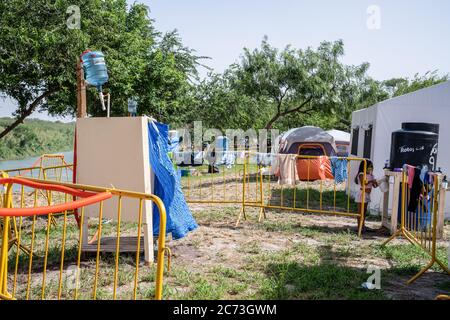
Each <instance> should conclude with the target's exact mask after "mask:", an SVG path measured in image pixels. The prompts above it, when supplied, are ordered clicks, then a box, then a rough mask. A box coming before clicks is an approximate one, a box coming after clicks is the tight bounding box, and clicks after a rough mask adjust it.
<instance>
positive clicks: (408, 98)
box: [349, 81, 450, 218]
mask: <svg viewBox="0 0 450 320" xmlns="http://www.w3.org/2000/svg"><path fill="white" fill-rule="evenodd" d="M403 122H428V123H436V124H439V125H440V133H439V147H438V148H439V150H438V157H437V158H438V159H437V167H441V168H442V171H443V173H444V174H447V175H448V176H450V81H447V82H444V83H441V84H438V85H435V86H432V87H428V88H425V89H421V90H418V91H415V92H412V93H409V94H406V95H403V96H399V97H396V98H393V99H389V100H386V101H383V102H380V103H378V104H376V105H373V106H371V107H369V108H367V109H363V110H359V111H355V112H353V114H352V138H351V140H352V141H351V155H353V156H358V157H365V158H369V159H371V160H372V161H373V164H374V174H375V177H376V178H380V177H382V176H383V175H384V172H383V167H384V165H385V163H386V161H389V156H390V147H391V134H392V132H393V131H395V130H399V129H401V124H402V123H403ZM357 169H358V168H357V164H356V163H352V165H351V168H350V179H349V181H350V184H351V185H350V189H351V190H353V191H354V190H356V186H355V185H354V182H353V179H352V177H354V176H355V175H356V172H357ZM371 198H372V202H371V204H370V209H371V211H379V210H380V209H381V207H382V193H381V192H380V191H379V190H378V189H375V190H374V191H373V193H372V196H371ZM445 215H446V218H450V192H447V196H446V207H445Z"/></svg>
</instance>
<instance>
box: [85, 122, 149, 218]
mask: <svg viewBox="0 0 450 320" xmlns="http://www.w3.org/2000/svg"><path fill="white" fill-rule="evenodd" d="M76 128H77V183H80V184H87V185H95V186H103V187H112V186H113V187H115V188H117V189H125V190H131V191H136V192H144V193H152V184H151V170H150V160H149V147H148V127H147V118H146V117H133V118H132V117H127V118H83V119H77V124H76ZM117 202H118V201H117V197H115V198H113V199H110V200H107V201H106V202H105V204H104V212H103V216H104V217H105V218H109V219H114V220H115V219H116V218H117ZM143 209H144V211H143V212H144V215H143V218H144V222H147V223H149V224H151V217H152V215H151V212H152V207H151V202H150V201H146V203H145V205H144V208H143ZM138 210H139V201H138V200H137V199H133V200H130V199H125V198H124V199H123V201H122V216H121V220H122V221H129V222H137V221H138ZM85 213H86V214H87V216H90V217H97V216H98V205H95V206H90V207H88V208H87V209H86V211H85Z"/></svg>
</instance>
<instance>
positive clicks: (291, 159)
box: [275, 154, 297, 185]
mask: <svg viewBox="0 0 450 320" xmlns="http://www.w3.org/2000/svg"><path fill="white" fill-rule="evenodd" d="M295 159H296V157H295V155H292V154H279V155H278V156H277V163H278V165H277V170H276V172H275V175H276V176H277V177H278V183H279V184H287V185H295V182H296V177H297V166H296V163H295Z"/></svg>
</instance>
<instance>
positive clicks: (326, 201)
mask: <svg viewBox="0 0 450 320" xmlns="http://www.w3.org/2000/svg"><path fill="white" fill-rule="evenodd" d="M275 156H276V157H289V158H291V159H290V161H288V163H290V166H293V168H289V167H286V166H284V167H280V168H279V169H278V177H275V178H276V180H278V178H279V176H280V175H282V173H280V169H281V170H285V171H288V170H291V174H290V177H289V178H290V182H289V183H288V184H287V186H286V185H284V184H281V183H278V182H277V181H276V180H275V181H274V174H272V173H276V172H275V171H277V170H274V169H273V168H271V166H268V167H266V172H269V173H270V174H268V175H266V177H264V175H263V172H262V167H261V166H258V167H257V171H256V172H251V170H249V169H248V168H249V166H245V167H244V175H245V176H248V175H250V176H253V177H256V178H255V179H254V181H255V182H256V184H259V186H258V188H259V189H260V190H261V191H260V193H261V194H263V195H264V196H263V197H262V198H261V201H260V202H259V203H258V202H256V203H249V202H247V201H246V199H247V198H246V197H245V195H244V196H243V199H244V200H243V202H244V203H243V207H244V212H245V207H257V208H260V214H259V220H260V221H261V219H262V218H263V217H265V210H266V209H274V210H286V211H296V212H303V213H312V214H330V215H336V216H346V217H355V218H356V219H357V221H358V235H359V236H361V233H362V227H363V224H364V219H365V210H364V207H365V206H366V205H367V203H365V198H366V197H365V192H366V184H367V181H366V179H367V178H366V175H367V173H366V172H367V160H366V159H363V158H352V157H327V156H307V155H275ZM331 160H333V161H345V162H346V166H347V168H346V169H347V175H349V174H350V162H356V163H357V164H358V166H359V164H360V163H361V162H362V163H363V164H364V171H363V184H362V185H361V186H360V189H361V203H360V204H359V205H358V204H357V203H355V202H354V200H353V199H352V198H351V192H350V184H349V183H348V179H351V177H348V178H347V179H346V181H342V182H341V183H336V181H335V180H334V179H330V177H331V178H332V176H330V174H327V175H325V174H322V172H319V174H317V172H315V170H316V171H317V169H318V168H319V167H317V166H316V164H315V163H314V162H317V161H320V162H328V165H330V166H331ZM323 165H324V164H323V163H321V164H320V166H321V168H319V169H318V170H322V171H323ZM319 175H320V176H321V177H319ZM275 176H277V174H275ZM248 180H249V179H244V180H243V185H244V186H243V194H245V191H246V187H245V183H246V181H248ZM240 216H241V214H240V215H239V218H240ZM239 218H238V222H239Z"/></svg>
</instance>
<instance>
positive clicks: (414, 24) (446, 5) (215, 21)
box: [0, 0, 450, 119]
mask: <svg viewBox="0 0 450 320" xmlns="http://www.w3.org/2000/svg"><path fill="white" fill-rule="evenodd" d="M133 2H134V1H129V3H130V4H131V3H133ZM137 2H141V3H145V4H146V5H148V6H149V8H150V17H151V18H152V19H153V20H154V21H155V27H156V29H157V30H159V31H163V32H164V31H170V30H173V29H177V30H178V32H179V34H180V36H181V38H182V40H183V43H184V44H185V45H186V46H188V47H190V48H192V49H195V50H196V51H197V54H198V55H201V56H208V57H210V58H211V59H209V60H207V61H205V62H206V64H207V65H208V66H209V67H211V68H213V69H214V71H216V72H222V71H224V70H225V69H226V68H227V67H228V66H229V65H230V64H232V63H234V62H235V61H237V60H238V59H239V56H240V54H241V53H242V49H243V48H244V47H246V48H249V49H253V48H257V47H259V45H260V44H261V40H262V39H263V37H264V36H265V35H267V36H268V38H269V42H270V43H271V44H272V45H273V46H275V47H278V48H283V47H285V46H286V45H288V44H290V45H292V46H293V47H297V48H306V47H308V46H312V47H317V46H318V45H319V44H320V42H321V41H324V40H327V41H334V40H338V39H342V40H343V41H344V45H345V56H344V58H343V60H342V61H343V62H344V63H346V64H353V65H357V64H361V63H363V62H369V63H370V65H371V67H370V69H369V74H370V75H371V76H372V77H374V78H375V79H378V80H384V79H389V78H393V77H413V76H414V74H416V73H419V74H424V73H425V72H427V71H433V70H439V73H440V74H447V73H450V59H449V58H450V40H449V39H450V1H448V0H433V1H424V0H421V1H417V0H410V1H406V0H395V1H392V0H341V1H332V0H296V1H295V0H189V1H187V0H151V1H150V0H140V1H137ZM81 15H83V12H82V11H81ZM206 73H207V70H201V75H202V76H205V75H206ZM13 108H14V107H13V102H12V101H8V100H6V101H4V100H2V99H0V117H1V116H9V115H10V114H11V111H12V110H13ZM33 117H39V118H43V119H49V117H47V116H46V115H45V114H36V113H35V114H33Z"/></svg>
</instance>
